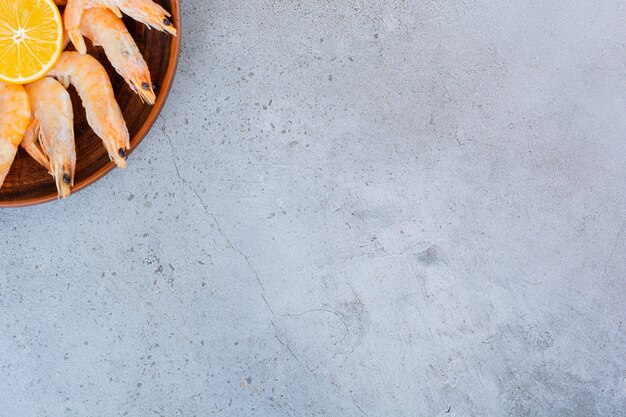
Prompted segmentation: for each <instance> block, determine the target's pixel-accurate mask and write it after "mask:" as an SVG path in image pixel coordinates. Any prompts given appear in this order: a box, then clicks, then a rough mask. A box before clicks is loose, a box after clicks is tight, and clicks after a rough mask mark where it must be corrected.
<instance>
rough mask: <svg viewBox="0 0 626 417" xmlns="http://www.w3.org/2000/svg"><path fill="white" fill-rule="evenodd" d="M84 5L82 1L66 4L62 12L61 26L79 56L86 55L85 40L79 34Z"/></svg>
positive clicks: (75, 0)
mask: <svg viewBox="0 0 626 417" xmlns="http://www.w3.org/2000/svg"><path fill="white" fill-rule="evenodd" d="M83 8H84V4H83V1H82V0H73V1H70V2H68V4H67V6H66V7H65V11H64V12H63V25H64V26H65V30H66V31H67V36H68V38H69V39H70V41H72V43H73V44H74V48H76V50H77V51H78V52H79V53H80V54H81V55H85V54H86V53H87V45H86V44H85V39H84V38H83V35H81V33H80V21H81V18H82V15H83Z"/></svg>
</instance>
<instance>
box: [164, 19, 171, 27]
mask: <svg viewBox="0 0 626 417" xmlns="http://www.w3.org/2000/svg"><path fill="white" fill-rule="evenodd" d="M163 24H164V25H165V26H172V22H170V20H169V19H168V18H167V17H166V18H165V19H163Z"/></svg>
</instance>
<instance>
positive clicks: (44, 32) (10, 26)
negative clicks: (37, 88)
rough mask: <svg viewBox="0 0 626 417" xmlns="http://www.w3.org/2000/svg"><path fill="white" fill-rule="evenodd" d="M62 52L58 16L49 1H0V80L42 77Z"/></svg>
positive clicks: (27, 80) (17, 81) (18, 81)
mask: <svg viewBox="0 0 626 417" xmlns="http://www.w3.org/2000/svg"><path fill="white" fill-rule="evenodd" d="M62 49H63V24H62V23H61V14H60V13H59V9H58V8H57V6H56V5H55V4H54V1H53V0H0V80H1V81H4V82H7V83H10V84H27V83H30V82H33V81H36V80H38V79H39V78H42V77H43V76H44V75H46V73H47V72H48V71H50V69H51V68H52V67H53V66H54V64H56V62H57V61H58V59H59V56H61V50H62Z"/></svg>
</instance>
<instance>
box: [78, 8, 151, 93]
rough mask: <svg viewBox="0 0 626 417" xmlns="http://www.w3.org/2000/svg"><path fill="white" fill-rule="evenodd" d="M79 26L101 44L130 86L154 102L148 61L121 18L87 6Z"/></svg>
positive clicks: (83, 32)
mask: <svg viewBox="0 0 626 417" xmlns="http://www.w3.org/2000/svg"><path fill="white" fill-rule="evenodd" d="M80 30H81V33H82V34H83V35H84V36H86V37H87V38H89V39H90V40H91V42H92V43H93V44H94V45H100V46H102V47H103V48H104V52H105V53H106V56H107V58H108V59H109V61H110V62H111V64H112V65H113V67H114V68H115V70H116V71H117V72H118V73H119V74H120V75H121V76H122V77H123V78H124V79H125V80H126V82H127V83H128V85H129V86H130V88H131V89H132V90H133V91H135V92H136V93H137V94H138V95H139V97H141V99H142V100H143V101H144V102H146V103H148V104H154V100H155V98H156V97H155V95H154V89H153V87H152V80H151V78H150V70H149V69H148V64H146V61H145V60H144V59H143V56H142V55H141V52H139V48H137V44H136V43H135V41H134V40H133V37H132V36H131V35H130V33H128V30H127V29H126V26H124V22H122V19H120V18H119V17H117V16H115V14H114V13H113V12H112V11H110V10H108V9H104V8H93V9H88V10H85V12H84V13H83V20H82V23H81V26H80Z"/></svg>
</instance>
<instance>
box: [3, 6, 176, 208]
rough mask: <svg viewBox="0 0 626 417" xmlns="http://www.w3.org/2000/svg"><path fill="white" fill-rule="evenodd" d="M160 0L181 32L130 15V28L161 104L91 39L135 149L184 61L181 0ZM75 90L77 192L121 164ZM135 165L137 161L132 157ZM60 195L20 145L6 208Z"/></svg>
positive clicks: (7, 184)
mask: <svg viewBox="0 0 626 417" xmlns="http://www.w3.org/2000/svg"><path fill="white" fill-rule="evenodd" d="M157 3H160V4H161V5H162V6H163V7H164V8H165V9H166V10H168V11H169V12H170V13H171V14H172V19H171V20H172V21H173V23H174V25H175V27H176V28H177V29H178V36H177V37H173V36H171V35H169V34H166V33H163V32H159V31H156V30H154V29H153V30H150V29H149V28H148V27H146V26H145V25H143V24H141V23H139V22H136V21H134V20H132V19H130V18H128V17H125V18H124V23H125V24H126V27H127V28H128V30H129V31H130V33H131V34H132V35H133V38H134V39H135V42H136V43H137V46H138V47H139V49H140V50H141V52H142V54H143V56H144V58H145V60H146V62H147V63H148V66H149V67H150V72H151V75H152V82H153V83H154V85H155V93H156V95H157V99H156V103H155V104H154V105H153V106H149V105H146V104H144V103H142V102H141V100H140V98H139V96H137V95H136V94H135V93H134V92H133V91H131V89H130V88H129V87H128V85H127V84H126V82H125V81H124V79H123V78H122V77H120V76H119V75H118V74H117V73H116V72H115V70H114V69H113V67H112V66H111V64H109V62H108V61H107V59H106V56H105V55H104V51H103V50H102V48H100V47H93V46H92V45H91V44H90V43H89V41H88V40H87V39H86V41H87V44H88V46H89V50H88V53H89V54H91V55H93V56H94V57H95V58H97V59H98V60H99V61H100V62H101V63H102V64H103V65H104V67H105V68H106V69H107V71H108V73H109V77H110V78H111V84H112V85H113V89H114V90H115V97H116V99H117V102H118V103H119V105H120V108H121V109H122V113H123V114H124V119H125V120H126V124H127V125H128V131H129V133H130V138H131V141H130V145H131V152H132V151H133V150H134V149H135V148H136V147H137V145H138V144H139V143H140V142H141V140H142V139H143V138H144V136H145V135H146V134H147V133H148V131H149V130H150V128H151V127H152V125H153V124H154V122H155V120H156V118H157V117H158V115H159V113H160V111H161V109H162V108H163V105H164V104H165V100H166V99H167V95H168V93H169V89H170V87H171V85H172V82H173V79H174V74H175V72H176V65H177V63H178V54H179V49H180V38H181V35H182V34H181V25H180V4H179V1H178V0H157ZM68 49H71V47H70V48H68ZM69 91H70V95H71V97H72V104H73V107H74V123H75V125H74V128H75V135H76V153H77V164H76V176H75V183H74V187H73V188H72V193H75V192H77V191H79V190H81V189H83V188H85V187H87V186H89V185H90V184H93V183H94V182H95V181H97V180H99V179H100V178H102V177H103V176H105V175H106V174H107V173H108V172H110V171H111V170H112V169H115V168H116V167H115V164H113V163H112V162H111V161H110V159H109V157H108V155H107V152H106V149H105V148H104V146H103V144H102V140H101V139H100V138H98V137H97V136H96V135H95V134H94V133H93V131H92V130H91V128H90V127H89V125H88V124H87V120H86V117H85V111H84V109H83V106H82V104H81V101H80V98H79V97H78V95H77V94H76V91H75V90H74V88H73V87H70V88H69ZM129 164H132V159H131V160H130V161H129ZM69 198H71V196H70V197H69ZM56 199H57V190H56V186H55V184H54V180H53V178H52V176H51V175H50V174H48V172H47V171H46V170H45V169H44V168H43V167H41V166H40V165H39V164H38V163H37V162H35V160H34V159H32V158H31V157H30V156H29V155H28V154H27V153H26V152H25V151H24V150H23V149H21V148H20V150H19V151H18V154H17V156H16V158H15V161H14V162H13V166H12V167H11V172H10V173H9V175H8V176H7V178H6V180H5V181H4V185H3V186H2V188H1V189H0V207H20V206H28V205H33V204H40V203H46V202H50V201H54V200H56Z"/></svg>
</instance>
